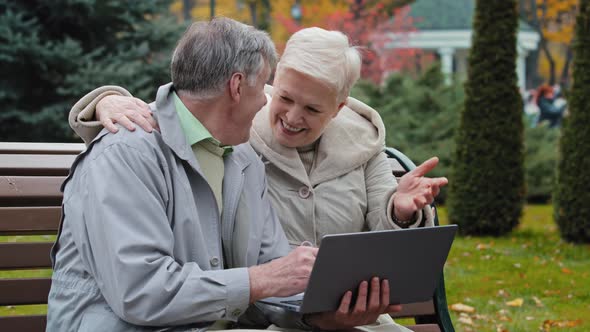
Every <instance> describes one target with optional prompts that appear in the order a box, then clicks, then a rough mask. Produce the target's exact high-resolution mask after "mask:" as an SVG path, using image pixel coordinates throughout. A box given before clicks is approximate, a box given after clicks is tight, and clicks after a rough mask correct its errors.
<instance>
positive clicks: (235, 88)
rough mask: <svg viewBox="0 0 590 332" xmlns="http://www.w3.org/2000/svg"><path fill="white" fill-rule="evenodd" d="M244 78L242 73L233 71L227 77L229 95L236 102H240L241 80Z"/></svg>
mask: <svg viewBox="0 0 590 332" xmlns="http://www.w3.org/2000/svg"><path fill="white" fill-rule="evenodd" d="M243 80H244V74H242V73H233V75H231V78H230V79H229V95H230V97H231V99H232V100H233V101H235V102H236V103H239V102H240V96H241V94H242V82H243Z"/></svg>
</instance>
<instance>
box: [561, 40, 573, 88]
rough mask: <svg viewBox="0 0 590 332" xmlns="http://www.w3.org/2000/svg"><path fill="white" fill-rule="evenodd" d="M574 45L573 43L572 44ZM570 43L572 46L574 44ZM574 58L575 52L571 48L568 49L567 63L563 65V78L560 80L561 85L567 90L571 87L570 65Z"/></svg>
mask: <svg viewBox="0 0 590 332" xmlns="http://www.w3.org/2000/svg"><path fill="white" fill-rule="evenodd" d="M572 43H573V42H572ZM572 43H570V45H571V44H572ZM573 58H574V52H573V50H572V47H571V46H568V47H567V54H566V56H565V63H564V65H563V69H562V70H561V78H560V79H559V84H560V85H561V87H562V88H563V89H564V90H565V89H567V88H568V87H569V83H570V82H569V81H570V65H571V63H572V60H573Z"/></svg>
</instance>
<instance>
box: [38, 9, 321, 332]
mask: <svg viewBox="0 0 590 332" xmlns="http://www.w3.org/2000/svg"><path fill="white" fill-rule="evenodd" d="M276 60H277V56H276V51H275V49H274V46H273V44H272V42H271V40H270V39H269V38H268V35H266V34H265V33H264V32H261V31H257V30H255V29H253V28H252V27H248V26H246V25H243V24H241V23H238V22H236V21H233V20H230V19H223V18H222V19H214V20H213V21H211V22H209V23H195V24H193V25H192V26H191V27H190V28H189V29H188V30H187V32H186V33H185V34H184V36H183V37H182V39H181V40H180V41H179V44H178V46H177V48H176V50H175V52H174V56H173V60H172V66H171V71H172V83H171V84H167V85H164V86H162V87H160V88H159V90H158V94H157V98H156V101H155V102H154V103H153V104H151V109H152V110H153V111H154V114H155V116H156V117H157V119H158V123H159V127H160V132H152V133H146V132H144V131H141V130H138V131H134V132H128V131H121V132H119V133H118V134H110V133H108V132H107V131H106V130H103V131H102V132H101V133H100V134H99V135H98V136H97V138H96V139H94V141H93V142H92V143H91V144H90V145H89V146H88V149H87V150H86V151H85V152H83V153H82V154H81V155H80V156H79V157H78V158H77V160H76V161H75V163H74V165H73V166H72V170H71V172H70V176H69V177H68V179H67V180H66V182H65V183H64V186H63V189H64V201H63V217H62V225H61V230H60V234H59V236H58V239H57V241H56V245H55V246H54V249H53V251H52V259H53V261H54V266H53V268H54V274H53V278H52V287H51V292H50V295H49V307H48V324H47V330H48V331H130V330H133V331H139V330H141V331H143V330H150V331H152V330H160V329H161V328H162V327H163V328H164V330H184V329H187V328H191V329H192V328H202V329H207V328H209V327H210V326H211V325H212V324H214V322H216V321H217V322H219V321H220V320H224V321H229V322H236V321H237V320H238V318H239V317H240V316H243V313H244V312H245V311H246V309H247V308H248V307H249V305H250V304H251V303H253V302H255V301H256V300H258V299H260V298H263V297H268V296H287V295H291V294H295V293H298V292H301V291H303V290H304V288H305V285H306V284H307V279H308V276H309V272H310V270H311V267H312V265H313V261H314V260H315V255H316V253H317V249H314V248H309V247H301V248H298V249H296V250H294V251H292V252H291V253H289V246H288V244H287V241H286V238H285V236H284V234H283V231H282V229H281V227H280V224H279V222H278V220H277V218H276V216H275V215H274V212H273V210H272V208H271V206H270V202H269V199H268V196H267V192H266V182H265V174H264V166H263V164H262V162H261V161H260V159H259V158H258V157H257V156H256V154H255V153H254V151H253V150H252V148H251V147H250V146H249V145H248V144H247V143H246V144H242V143H244V142H246V141H247V140H248V136H249V131H250V126H251V124H252V119H253V118H254V115H255V114H256V112H258V110H260V108H261V107H262V106H263V105H264V104H265V103H266V97H265V95H264V93H263V87H264V83H265V82H266V81H267V80H268V77H269V75H270V73H271V70H272V68H273V67H274V65H275V63H276ZM121 93H122V94H125V91H121ZM100 94H101V91H100V90H95V91H93V92H92V93H91V94H89V95H87V96H86V97H85V98H83V99H82V100H81V101H80V102H79V103H78V104H76V105H75V106H74V107H78V108H86V107H87V106H89V105H87V104H88V101H90V100H93V99H94V98H95V97H96V96H98V95H100ZM80 116H84V112H82V113H81V114H80ZM74 120H75V119H74ZM283 256H284V257H283ZM271 316H272V315H271ZM266 318H269V317H266ZM275 318H276V317H275ZM278 319H279V320H281V319H282V318H280V317H279V318H278ZM272 320H273V318H272V317H270V321H269V322H271V323H272V322H273V321H272ZM277 323H278V322H277ZM291 323H293V324H294V327H297V322H295V321H292V322H291Z"/></svg>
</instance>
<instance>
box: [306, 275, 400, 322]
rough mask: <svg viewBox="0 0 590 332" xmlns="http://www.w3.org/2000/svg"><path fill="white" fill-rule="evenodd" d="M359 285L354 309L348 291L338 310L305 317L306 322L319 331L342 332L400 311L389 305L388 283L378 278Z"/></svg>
mask: <svg viewBox="0 0 590 332" xmlns="http://www.w3.org/2000/svg"><path fill="white" fill-rule="evenodd" d="M368 285H369V284H368V282H366V281H363V282H361V284H360V285H359V289H358V296H357V299H356V303H355V304H354V307H351V300H352V292H351V291H348V292H346V293H345V294H344V296H343V297H342V300H341V301H340V306H339V307H338V310H336V311H334V312H322V313H318V314H312V315H309V316H308V317H307V322H308V323H309V324H311V325H312V326H314V327H319V328H320V329H321V330H342V329H349V328H352V327H355V326H361V325H367V324H372V323H374V322H375V321H376V320H377V317H379V315H381V314H384V313H393V312H397V311H400V310H401V305H390V304H389V282H388V281H387V280H382V281H381V282H379V278H373V279H371V287H370V290H369V287H368Z"/></svg>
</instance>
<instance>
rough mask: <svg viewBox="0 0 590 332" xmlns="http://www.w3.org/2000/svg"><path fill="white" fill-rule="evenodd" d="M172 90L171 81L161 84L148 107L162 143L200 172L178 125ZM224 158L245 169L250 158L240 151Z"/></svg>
mask: <svg viewBox="0 0 590 332" xmlns="http://www.w3.org/2000/svg"><path fill="white" fill-rule="evenodd" d="M173 91H174V87H173V85H172V83H168V84H166V85H162V86H161V87H160V88H159V89H158V93H157V95H156V101H155V103H152V104H150V107H151V109H152V111H154V117H155V118H156V121H157V122H158V125H159V126H160V133H161V134H162V139H163V140H164V143H166V145H168V146H169V147H170V148H171V149H172V151H174V153H175V154H176V155H177V156H178V157H179V158H180V159H182V160H185V161H187V162H188V163H189V164H190V165H191V166H192V167H193V168H195V169H196V170H198V171H199V172H201V168H200V167H199V164H198V163H197V160H196V158H195V155H194V153H193V151H192V149H191V147H190V145H189V144H188V143H187V141H186V136H185V135H184V132H183V130H182V127H181V125H180V120H179V118H178V113H177V112H176V108H175V105H174V98H173V94H172V92H173ZM236 152H237V153H236ZM225 158H226V159H229V161H232V162H234V163H236V164H237V165H238V167H239V168H240V170H243V169H245V168H246V167H247V166H248V165H249V164H250V160H249V159H248V158H246V157H244V156H241V153H239V152H238V151H235V152H234V153H231V154H229V155H228V156H227V157H225Z"/></svg>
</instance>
